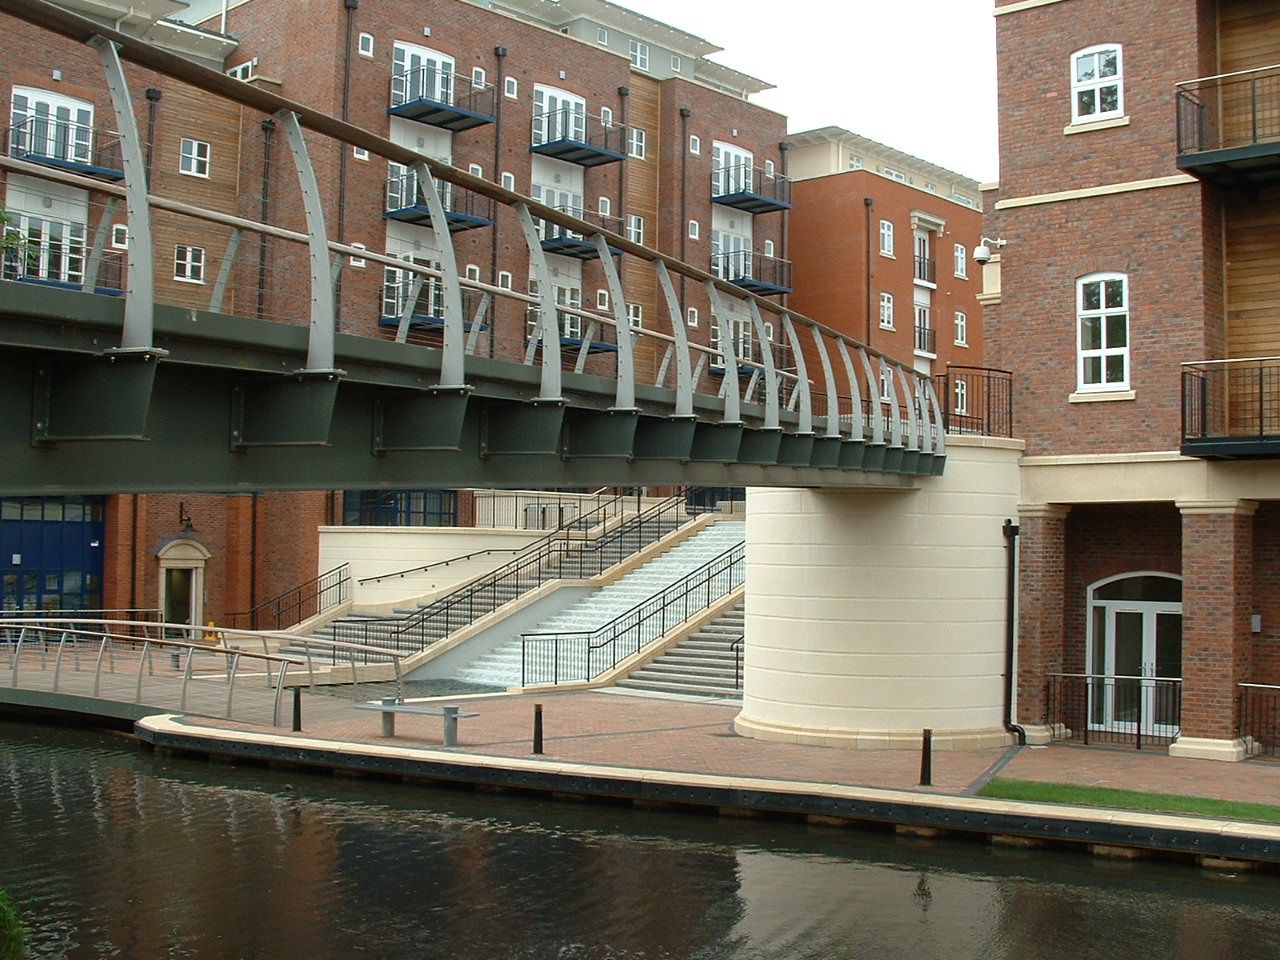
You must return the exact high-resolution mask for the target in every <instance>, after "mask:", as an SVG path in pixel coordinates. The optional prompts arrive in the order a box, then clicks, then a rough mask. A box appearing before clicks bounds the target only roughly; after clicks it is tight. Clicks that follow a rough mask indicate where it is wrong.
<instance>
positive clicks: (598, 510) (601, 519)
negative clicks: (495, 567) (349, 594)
mask: <svg viewBox="0 0 1280 960" xmlns="http://www.w3.org/2000/svg"><path fill="white" fill-rule="evenodd" d="M627 500H629V498H627V497H624V496H622V495H621V494H615V495H613V496H611V497H610V498H609V499H608V500H606V501H604V502H601V503H598V504H597V505H596V506H595V507H594V508H593V509H591V510H589V511H587V512H586V513H583V514H578V515H576V516H574V517H572V518H569V519H567V520H565V521H564V522H562V523H561V524H559V525H558V526H557V527H556V528H555V529H554V530H552V532H551V533H549V534H547V535H546V536H545V537H543V538H542V539H541V540H537V541H535V542H534V543H531V544H529V545H527V546H523V547H504V548H491V549H488V550H476V551H474V552H472V553H466V554H463V555H462V556H460V557H450V558H449V559H448V560H436V561H434V562H432V563H425V564H422V565H420V566H417V567H409V568H407V569H405V570H393V571H392V572H390V573H380V574H378V575H377V576H374V577H361V578H360V579H359V580H358V581H357V582H358V583H361V584H365V583H381V582H382V581H383V580H393V579H402V578H404V577H406V576H409V575H410V574H414V573H424V572H426V571H427V570H432V569H434V568H436V567H447V566H449V565H450V564H454V563H459V562H461V561H463V560H474V559H475V558H476V557H484V556H493V555H494V554H498V553H520V554H522V555H523V554H526V553H533V552H537V551H540V550H543V549H544V548H545V546H546V544H547V543H549V542H550V541H552V540H555V539H571V538H574V537H577V538H578V539H581V540H587V539H590V537H591V533H590V531H591V530H592V529H593V528H596V527H601V526H603V525H604V524H606V523H608V522H609V521H610V520H612V519H614V518H616V517H619V516H621V515H622V512H623V509H624V508H625V506H626V501H627ZM638 514H639V511H637V515H638ZM475 526H477V527H483V526H488V524H484V523H476V524H475ZM495 526H496V524H495Z"/></svg>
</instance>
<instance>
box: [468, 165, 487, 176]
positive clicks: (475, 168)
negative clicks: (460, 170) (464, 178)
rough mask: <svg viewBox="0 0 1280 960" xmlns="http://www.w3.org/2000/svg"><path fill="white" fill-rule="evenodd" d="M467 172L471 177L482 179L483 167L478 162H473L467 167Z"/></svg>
mask: <svg viewBox="0 0 1280 960" xmlns="http://www.w3.org/2000/svg"><path fill="white" fill-rule="evenodd" d="M467 173H469V174H471V175H472V176H473V177H480V178H481V179H484V167H482V166H480V164H478V163H473V164H471V165H470V166H469V167H467Z"/></svg>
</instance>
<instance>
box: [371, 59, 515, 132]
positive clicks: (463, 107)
mask: <svg viewBox="0 0 1280 960" xmlns="http://www.w3.org/2000/svg"><path fill="white" fill-rule="evenodd" d="M496 104H497V88H496V87H494V86H493V85H492V84H488V83H477V82H475V81H474V80H472V79H471V77H467V76H463V75H461V74H455V73H449V72H448V71H444V70H440V69H438V68H436V67H426V66H423V67H413V68H411V69H409V70H405V71H403V72H401V73H397V74H395V75H394V76H392V78H391V108H390V111H389V112H391V113H393V114H395V115H397V116H403V117H408V118H409V119H411V120H417V121H419V122H421V123H426V124H429V125H431V126H436V127H443V128H445V129H448V130H454V131H461V130H467V129H470V128H471V127H475V126H480V125H482V124H486V123H492V122H493V120H494V115H495V109H496Z"/></svg>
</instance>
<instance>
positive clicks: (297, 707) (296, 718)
mask: <svg viewBox="0 0 1280 960" xmlns="http://www.w3.org/2000/svg"><path fill="white" fill-rule="evenodd" d="M293 729H294V731H295V732H297V731H300V730H301V729H302V688H301V687H294V688H293Z"/></svg>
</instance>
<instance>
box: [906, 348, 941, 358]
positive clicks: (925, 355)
mask: <svg viewBox="0 0 1280 960" xmlns="http://www.w3.org/2000/svg"><path fill="white" fill-rule="evenodd" d="M912 355H913V356H917V357H921V358H923V359H925V360H937V359H938V355H937V354H936V353H930V352H929V351H928V350H914V351H912Z"/></svg>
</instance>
